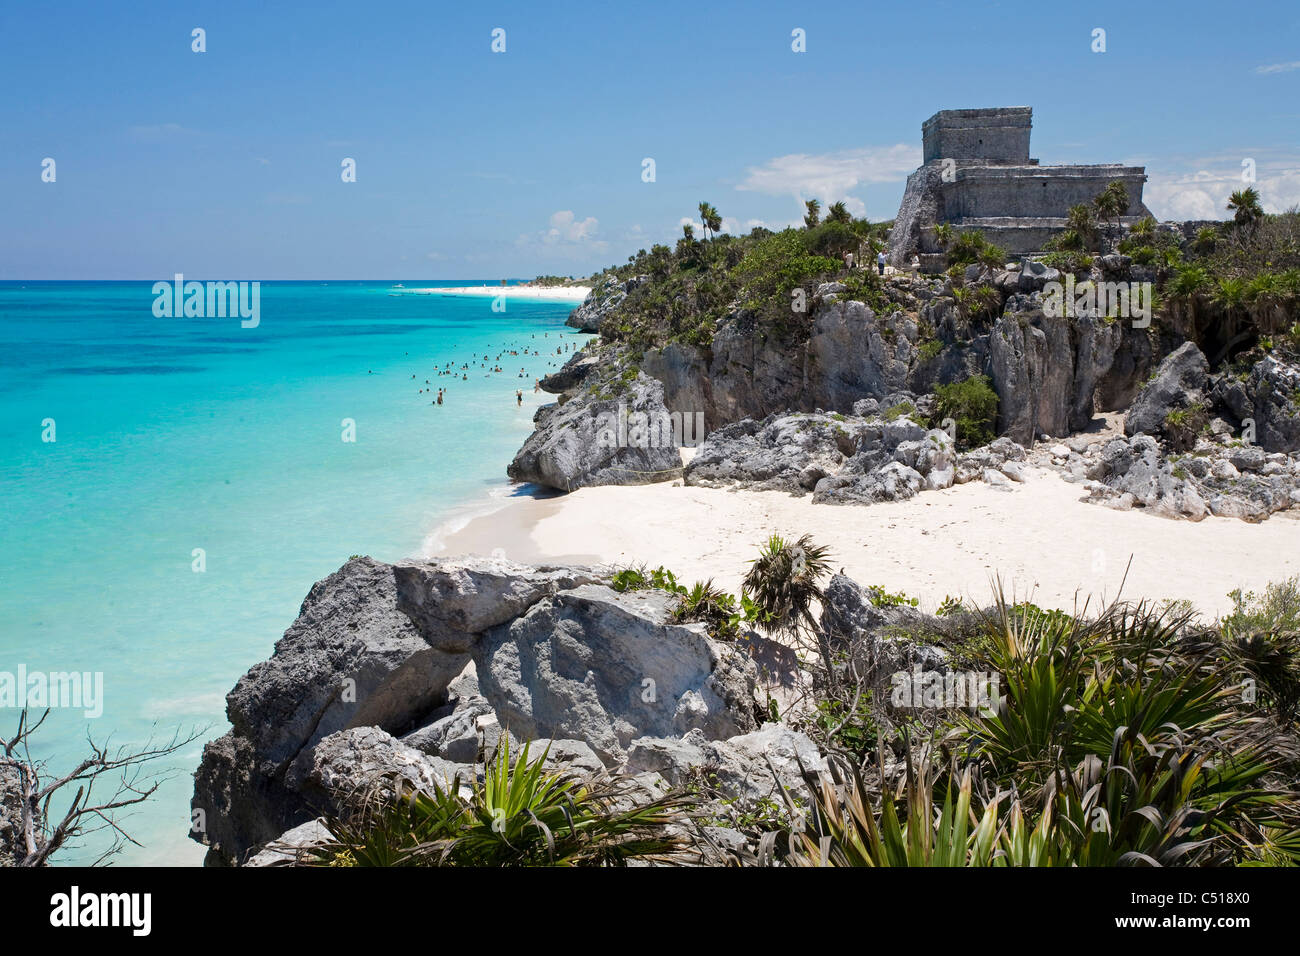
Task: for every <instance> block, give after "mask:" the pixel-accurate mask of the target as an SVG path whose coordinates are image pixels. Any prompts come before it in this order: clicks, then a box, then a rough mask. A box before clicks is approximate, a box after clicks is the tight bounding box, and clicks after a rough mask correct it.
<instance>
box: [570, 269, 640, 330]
mask: <svg viewBox="0 0 1300 956" xmlns="http://www.w3.org/2000/svg"><path fill="white" fill-rule="evenodd" d="M645 281H646V277H645V276H636V277H634V278H632V279H628V280H627V281H626V282H620V281H619V280H618V279H616V278H614V277H613V276H611V277H610V278H608V279H606V280H605V281H604V282H602V283H601V284H600V285H598V286H597V287H596V288H594V289H592V290H591V291H590V292H588V293H587V297H586V298H585V299H583V300H582V305H580V306H578V307H577V308H576V309H574V310H573V311H572V312H571V313H570V314H569V318H568V320H567V321H566V322H565V323H564V324H565V325H568V326H570V327H572V328H575V329H577V330H578V331H580V332H599V331H600V327H601V323H603V322H604V321H605V317H606V316H607V315H609V314H610V313H611V312H612V311H614V310H615V309H616V308H618V306H619V305H621V304H622V302H623V300H624V299H626V298H627V294H628V293H629V292H631V291H632V290H633V289H635V288H636V287H637V286H638V285H640V284H641V283H643V282H645Z"/></svg>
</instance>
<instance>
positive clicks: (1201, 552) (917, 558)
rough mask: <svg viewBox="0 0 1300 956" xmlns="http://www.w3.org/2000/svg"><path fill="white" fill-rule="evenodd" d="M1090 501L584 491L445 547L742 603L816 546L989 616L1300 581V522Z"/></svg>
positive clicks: (519, 508) (474, 525)
mask: <svg viewBox="0 0 1300 956" xmlns="http://www.w3.org/2000/svg"><path fill="white" fill-rule="evenodd" d="M1082 493H1083V492H1082V489H1080V488H1079V487H1078V486H1077V485H1073V484H1070V483H1068V482H1066V481H1063V480H1062V479H1061V478H1060V477H1059V476H1058V475H1057V474H1055V473H1052V472H1031V473H1030V476H1029V478H1028V480H1027V481H1026V482H1025V483H1024V484H1023V485H1016V486H1013V487H1012V488H1011V489H1010V490H1007V491H1002V490H999V489H997V488H994V487H991V486H989V485H986V484H984V483H983V482H971V483H969V484H965V485H958V486H954V487H953V488H949V489H947V490H945V491H929V492H923V493H922V494H920V495H918V496H917V497H915V498H912V499H911V500H909V501H900V502H891V503H884V504H878V505H872V506H835V505H814V504H813V503H812V499H811V497H803V498H794V497H791V496H789V495H785V494H781V493H779V492H755V491H724V490H718V489H711V488H686V487H681V486H674V485H672V484H659V485H644V486H640V487H613V488H584V489H581V490H579V491H576V492H574V493H573V494H571V495H566V496H561V497H551V498H531V497H527V496H521V497H517V498H515V499H513V500H512V501H511V502H510V503H509V504H507V505H506V506H505V507H503V508H501V509H500V510H498V511H496V512H494V513H493V514H490V515H486V516H483V517H480V518H476V519H474V520H472V521H470V522H469V523H468V524H467V525H465V527H463V528H462V529H460V530H459V531H457V532H455V533H453V534H450V535H447V536H446V537H445V546H444V548H443V549H442V553H443V554H447V555H453V554H491V553H493V552H494V551H497V552H504V554H505V555H506V556H507V557H509V558H511V559H514V560H516V561H521V562H525V563H537V562H542V561H552V562H554V561H565V562H575V563H579V562H580V563H588V564H589V563H610V564H616V565H621V566H625V565H629V564H634V563H641V562H645V563H648V564H650V566H651V567H654V566H657V565H660V564H663V565H665V566H667V567H668V568H671V569H672V570H673V571H674V572H675V573H676V574H677V575H678V577H679V579H684V580H685V581H686V582H687V583H690V582H692V581H694V580H696V579H703V578H709V577H712V578H714V579H715V580H716V581H717V583H719V584H721V585H723V586H725V587H726V588H727V589H729V590H733V591H738V590H739V586H740V580H741V578H742V577H743V576H744V573H745V571H746V569H747V568H748V563H749V561H750V560H751V559H753V557H754V556H755V554H756V553H757V549H758V545H759V543H760V542H761V541H762V540H764V539H765V538H766V537H767V536H768V535H770V534H772V533H781V534H785V535H799V534H803V533H805V532H806V533H809V534H811V535H812V536H813V539H814V540H815V541H816V542H817V543H819V544H824V545H828V546H829V547H830V549H831V556H832V560H833V562H834V565H835V567H836V568H837V569H838V568H841V567H842V568H844V570H845V572H846V573H847V574H848V575H849V576H850V577H852V578H854V579H855V580H857V581H858V582H860V583H863V584H877V585H881V586H883V587H885V588H887V589H889V590H890V591H904V592H906V593H907V594H909V595H911V596H915V597H919V598H920V599H921V607H922V608H923V609H925V610H933V609H934V608H935V607H936V606H937V605H938V604H939V602H940V601H942V600H943V599H944V597H945V596H947V595H953V596H961V597H963V598H965V599H966V600H967V601H968V602H970V601H975V602H977V603H979V604H981V605H983V604H987V603H988V602H989V600H990V597H991V581H992V579H993V578H994V577H995V576H998V575H1000V576H1001V578H1002V580H1003V582H1004V584H1005V585H1007V586H1008V589H1011V588H1014V590H1015V593H1016V596H1017V597H1024V596H1025V595H1027V594H1030V593H1031V592H1032V599H1033V600H1034V601H1036V602H1037V603H1038V604H1040V605H1042V606H1044V607H1047V606H1052V607H1059V608H1063V609H1070V608H1071V607H1073V606H1074V604H1075V601H1076V594H1077V596H1078V597H1079V599H1080V600H1081V599H1082V598H1086V597H1091V599H1092V602H1093V605H1094V606H1095V604H1096V602H1097V600H1098V599H1105V598H1113V597H1114V596H1115V595H1116V593H1117V592H1118V591H1119V587H1120V582H1121V581H1122V580H1123V578H1124V573H1125V567H1126V565H1128V562H1129V559H1130V557H1131V558H1132V567H1131V568H1129V571H1128V580H1127V583H1126V584H1125V586H1124V596H1125V597H1127V598H1130V599H1137V598H1150V599H1160V600H1162V599H1182V598H1186V599H1188V600H1190V601H1192V602H1193V603H1194V604H1195V605H1196V606H1197V608H1198V609H1200V610H1201V611H1203V612H1206V613H1221V612H1223V611H1226V610H1228V609H1230V608H1231V602H1230V601H1229V600H1228V598H1227V593H1228V592H1229V591H1231V590H1233V589H1234V588H1237V587H1242V588H1245V589H1247V590H1255V591H1258V590H1260V589H1261V588H1262V587H1263V586H1264V585H1265V584H1266V583H1267V582H1269V581H1278V580H1282V579H1284V578H1287V577H1290V576H1292V575H1295V574H1300V521H1298V520H1297V518H1300V515H1296V514H1295V513H1294V512H1284V513H1281V514H1278V515H1274V516H1273V517H1272V518H1271V519H1269V520H1268V521H1266V522H1263V523H1261V524H1255V525H1252V524H1247V523H1246V522H1244V521H1238V520H1236V519H1231V518H1214V517H1211V518H1206V519H1205V520H1204V521H1200V522H1190V521H1172V520H1169V519H1165V518H1157V517H1153V516H1151V515H1146V514H1142V513H1140V512H1137V511H1129V512H1122V511H1114V510H1112V509H1110V508H1105V507H1101V506H1099V505H1091V504H1084V503H1083V502H1081V501H1079V498H1080V497H1081V495H1082Z"/></svg>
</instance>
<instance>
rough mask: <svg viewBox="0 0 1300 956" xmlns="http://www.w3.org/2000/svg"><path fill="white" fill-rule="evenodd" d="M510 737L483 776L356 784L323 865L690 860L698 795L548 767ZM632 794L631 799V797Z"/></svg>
mask: <svg viewBox="0 0 1300 956" xmlns="http://www.w3.org/2000/svg"><path fill="white" fill-rule="evenodd" d="M529 750H530V747H529V745H528V744H524V746H523V748H522V750H521V751H519V752H518V753H517V754H516V755H514V756H511V753H510V746H509V742H508V738H507V742H506V743H505V744H503V745H502V747H501V748H500V749H499V750H498V752H497V754H496V756H495V758H494V759H493V760H492V761H491V762H490V763H488V764H487V766H486V767H485V774H484V778H483V780H482V781H477V780H475V781H465V782H464V783H463V784H462V781H460V780H459V779H456V780H453V781H451V782H450V783H449V785H448V786H446V787H442V786H439V785H438V784H436V783H435V784H434V785H433V787H431V788H430V789H427V790H419V789H416V788H413V787H412V786H411V785H410V784H409V782H407V781H405V780H403V779H402V778H401V777H400V776H398V777H396V778H389V779H385V780H381V781H379V782H377V783H376V784H375V785H374V786H372V787H369V788H367V789H366V790H365V791H363V792H360V793H356V794H353V795H352V796H351V798H350V799H349V800H348V802H347V803H346V809H345V810H344V812H343V813H341V814H335V815H331V816H330V817H328V818H327V821H326V828H327V829H328V831H329V833H330V839H329V840H327V841H325V842H323V843H321V844H319V845H317V846H315V847H314V848H313V850H312V854H311V856H312V858H311V861H310V862H312V863H313V864H315V865H318V866H329V867H341V866H342V867H353V866H479V867H507V866H624V865H627V864H628V863H629V862H630V861H633V860H636V861H641V862H657V863H674V862H685V861H686V860H687V859H688V857H687V855H686V851H687V849H688V844H687V842H686V840H684V839H683V837H682V836H681V825H682V824H683V823H685V822H686V820H687V817H686V811H687V810H688V808H689V807H690V803H691V801H690V798H689V797H688V796H687V795H686V794H684V793H671V794H667V795H664V796H662V797H659V798H657V799H652V800H640V799H633V800H629V791H628V788H627V786H626V782H625V781H622V780H619V779H618V778H615V777H612V776H608V775H606V776H602V777H600V778H597V779H592V778H586V779H579V778H578V777H576V776H574V775H572V774H568V773H563V772H558V771H555V770H549V769H547V767H546V753H545V752H543V753H541V754H539V755H536V756H531V755H530V753H529ZM628 804H630V806H629V805H628Z"/></svg>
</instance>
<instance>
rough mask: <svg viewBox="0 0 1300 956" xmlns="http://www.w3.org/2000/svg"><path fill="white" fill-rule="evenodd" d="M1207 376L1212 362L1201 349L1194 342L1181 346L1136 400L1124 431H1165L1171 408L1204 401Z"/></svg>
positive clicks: (1173, 409) (1153, 432)
mask: <svg viewBox="0 0 1300 956" xmlns="http://www.w3.org/2000/svg"><path fill="white" fill-rule="evenodd" d="M1208 377H1209V363H1208V362H1206V360H1205V356H1204V355H1202V354H1201V350H1200V349H1198V348H1197V347H1196V345H1195V344H1194V343H1192V342H1186V343H1184V344H1183V345H1181V346H1179V347H1178V348H1177V349H1175V350H1174V351H1173V352H1171V353H1170V354H1169V355H1168V356H1166V357H1165V360H1164V361H1163V362H1161V363H1160V366H1159V367H1158V368H1157V369H1156V373H1155V376H1154V377H1153V378H1152V379H1151V381H1150V382H1148V383H1147V384H1146V385H1144V386H1143V387H1142V390H1141V391H1140V392H1138V395H1137V397H1136V398H1135V399H1134V400H1133V404H1132V405H1131V406H1130V407H1129V410H1128V412H1127V413H1126V414H1125V416H1124V432H1125V434H1127V435H1137V434H1139V433H1142V434H1145V435H1153V436H1157V437H1158V436H1160V435H1163V434H1164V433H1165V425H1166V421H1167V420H1168V417H1169V413H1170V412H1172V411H1175V410H1176V409H1180V408H1187V407H1188V406H1190V405H1192V404H1195V403H1198V402H1202V401H1203V398H1204V395H1203V392H1204V389H1205V386H1206V382H1207V380H1208Z"/></svg>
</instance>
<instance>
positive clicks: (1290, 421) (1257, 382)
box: [1213, 355, 1300, 452]
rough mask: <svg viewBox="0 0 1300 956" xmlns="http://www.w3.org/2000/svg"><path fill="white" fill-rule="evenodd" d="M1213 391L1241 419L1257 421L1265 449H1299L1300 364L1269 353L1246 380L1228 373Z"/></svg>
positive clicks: (1257, 432)
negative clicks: (1282, 359) (1280, 358)
mask: <svg viewBox="0 0 1300 956" xmlns="http://www.w3.org/2000/svg"><path fill="white" fill-rule="evenodd" d="M1213 395H1214V397H1215V398H1216V399H1217V400H1218V401H1220V402H1222V403H1223V404H1224V405H1225V406H1227V408H1228V409H1229V410H1230V411H1231V412H1232V414H1233V416H1235V417H1236V419H1237V421H1238V422H1239V423H1244V422H1246V421H1247V420H1251V421H1253V422H1254V423H1255V441H1257V442H1258V443H1259V445H1260V447H1261V448H1263V449H1264V450H1265V451H1268V452H1293V451H1300V364H1291V363H1287V362H1283V361H1281V360H1279V359H1278V358H1276V357H1275V356H1272V355H1270V356H1266V357H1265V358H1264V359H1262V360H1261V361H1259V362H1257V363H1255V365H1254V367H1252V368H1251V370H1250V373H1249V374H1248V375H1247V376H1246V378H1245V380H1237V379H1233V378H1230V377H1226V376H1225V377H1224V378H1223V379H1222V380H1221V381H1220V382H1219V383H1218V384H1217V385H1216V386H1215V388H1214V389H1213Z"/></svg>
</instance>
